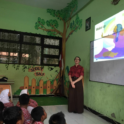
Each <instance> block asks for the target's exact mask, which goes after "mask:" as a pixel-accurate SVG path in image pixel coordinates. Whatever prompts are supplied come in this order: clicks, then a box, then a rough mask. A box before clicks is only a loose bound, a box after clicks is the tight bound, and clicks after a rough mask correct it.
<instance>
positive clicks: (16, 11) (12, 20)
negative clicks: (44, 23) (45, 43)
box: [0, 0, 63, 35]
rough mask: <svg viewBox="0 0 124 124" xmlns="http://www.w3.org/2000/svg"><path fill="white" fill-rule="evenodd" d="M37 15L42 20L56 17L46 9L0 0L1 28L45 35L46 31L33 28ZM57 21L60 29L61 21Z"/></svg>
mask: <svg viewBox="0 0 124 124" xmlns="http://www.w3.org/2000/svg"><path fill="white" fill-rule="evenodd" d="M38 17H41V18H43V19H44V20H49V19H56V17H53V16H51V15H50V14H49V13H47V10H46V9H40V8H36V7H31V6H27V5H22V4H17V3H14V2H9V1H6V0H0V29H1V28H2V29H9V30H16V31H22V32H31V33H37V34H44V35H46V34H47V33H46V32H44V31H42V30H36V29H35V28H34V26H35V22H37V19H38ZM58 23H59V28H58V29H59V30H60V31H62V29H63V28H62V26H63V25H62V22H61V21H60V20H58Z"/></svg>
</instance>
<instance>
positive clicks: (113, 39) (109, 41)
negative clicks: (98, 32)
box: [94, 24, 124, 62]
mask: <svg viewBox="0 0 124 124" xmlns="http://www.w3.org/2000/svg"><path fill="white" fill-rule="evenodd" d="M122 28H123V27H122V25H121V24H118V26H117V29H116V30H117V33H114V34H112V35H109V36H106V37H104V38H101V39H99V40H96V41H94V62H99V61H108V60H117V59H124V30H122ZM120 30H121V31H120ZM119 31H120V32H119Z"/></svg>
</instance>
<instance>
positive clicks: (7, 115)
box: [3, 106, 24, 124]
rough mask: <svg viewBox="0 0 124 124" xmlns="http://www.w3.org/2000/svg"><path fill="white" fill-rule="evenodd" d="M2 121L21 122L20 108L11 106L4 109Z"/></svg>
mask: <svg viewBox="0 0 124 124" xmlns="http://www.w3.org/2000/svg"><path fill="white" fill-rule="evenodd" d="M3 121H4V123H5V124H23V123H24V117H23V113H22V110H21V108H19V107H17V106H13V107H9V108H7V109H5V111H4V112H3Z"/></svg>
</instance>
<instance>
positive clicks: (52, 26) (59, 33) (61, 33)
mask: <svg viewBox="0 0 124 124" xmlns="http://www.w3.org/2000/svg"><path fill="white" fill-rule="evenodd" d="M50 26H51V27H53V28H54V29H55V30H56V32H57V33H59V34H60V35H61V36H62V35H63V33H62V32H61V31H59V30H57V29H56V28H55V26H54V25H50Z"/></svg>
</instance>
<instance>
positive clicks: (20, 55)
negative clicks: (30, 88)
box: [0, 29, 62, 66]
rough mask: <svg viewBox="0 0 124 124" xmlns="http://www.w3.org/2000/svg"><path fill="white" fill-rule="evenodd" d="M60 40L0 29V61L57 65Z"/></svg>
mask: <svg viewBox="0 0 124 124" xmlns="http://www.w3.org/2000/svg"><path fill="white" fill-rule="evenodd" d="M61 40H62V39H61V38H57V37H49V36H44V35H37V34H29V33H23V32H16V31H8V30H3V29H0V63H12V64H13V63H15V64H27V65H55V66H57V65H58V64H59V55H60V51H61Z"/></svg>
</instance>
